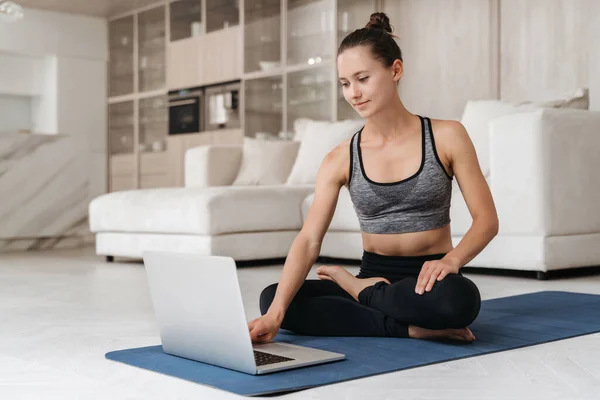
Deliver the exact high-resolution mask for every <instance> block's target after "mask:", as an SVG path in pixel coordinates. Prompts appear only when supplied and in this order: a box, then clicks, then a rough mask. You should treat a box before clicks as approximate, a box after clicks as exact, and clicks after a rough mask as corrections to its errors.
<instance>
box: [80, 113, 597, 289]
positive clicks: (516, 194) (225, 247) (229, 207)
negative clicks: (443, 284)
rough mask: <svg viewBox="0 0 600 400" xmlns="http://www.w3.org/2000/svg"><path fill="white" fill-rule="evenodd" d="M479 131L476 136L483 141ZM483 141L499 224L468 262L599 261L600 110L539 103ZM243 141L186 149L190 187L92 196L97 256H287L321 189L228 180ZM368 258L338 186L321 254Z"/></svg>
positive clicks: (539, 265) (494, 126)
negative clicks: (238, 183) (159, 253)
mask: <svg viewBox="0 0 600 400" xmlns="http://www.w3.org/2000/svg"><path fill="white" fill-rule="evenodd" d="M470 134H471V132H470ZM478 134H481V133H478ZM483 134H485V135H488V133H487V132H484V133H483ZM473 135H476V133H473ZM480 139H481V138H475V137H474V143H476V145H477V146H481V143H482V140H480ZM483 143H485V146H489V149H487V150H488V151H487V153H489V159H487V155H485V154H486V152H484V151H482V152H481V153H482V154H484V155H485V156H484V157H485V158H486V159H481V157H480V162H481V164H482V167H484V166H485V168H484V172H485V174H486V179H487V181H488V184H489V185H490V187H491V191H492V194H493V197H494V201H495V204H496V207H497V210H498V216H499V220H500V230H499V234H498V235H497V236H496V237H495V238H494V240H493V241H492V242H491V243H490V244H489V245H488V246H487V247H486V249H484V251H483V252H482V253H481V254H479V255H478V256H477V257H476V258H475V259H473V260H472V261H471V262H470V263H469V264H468V266H475V267H485V268H499V269H511V270H529V271H538V272H539V273H540V274H539V275H538V277H544V273H545V272H546V271H551V270H556V269H564V268H574V267H583V266H591V265H600V212H598V211H599V210H598V208H599V205H600V177H599V175H598V172H597V164H596V162H597V161H596V156H597V154H598V152H599V151H600V112H590V111H583V110H570V109H565V110H562V109H538V110H534V111H531V112H523V113H518V114H513V115H508V116H504V117H502V118H497V119H494V120H492V122H490V123H489V138H488V140H483ZM242 148H243V146H242V145H239V146H235V145H233V146H231V145H229V146H203V147H198V148H194V149H191V150H189V151H188V152H187V154H186V166H185V177H186V178H185V187H184V188H164V189H143V190H134V191H124V192H115V193H109V194H105V195H102V196H100V197H98V198H96V199H94V200H93V201H92V202H91V203H90V206H89V216H90V227H91V230H92V232H95V233H96V251H97V254H99V255H106V256H107V257H108V258H109V259H111V258H112V257H113V256H123V257H134V258H139V257H141V254H142V252H143V251H144V250H146V249H155V250H168V251H182V252H198V253H202V254H212V255H227V256H231V257H233V258H235V259H236V260H240V261H242V260H257V259H267V258H280V257H285V256H286V255H287V252H288V251H289V248H290V246H291V244H292V241H293V240H294V238H295V236H296V234H297V233H298V232H299V230H300V229H301V227H302V223H303V221H304V219H305V217H306V214H307V211H308V209H309V207H310V205H311V203H312V200H313V196H314V194H313V190H314V186H313V185H310V184H309V185H290V184H280V185H272V186H231V183H232V182H233V181H234V179H235V177H236V174H237V170H238V169H239V167H240V160H241V158H242ZM478 153H479V151H478ZM452 196H453V197H452V206H451V221H452V222H451V229H452V235H453V242H454V244H455V245H456V244H457V243H458V242H459V241H460V240H461V238H462V236H463V235H464V234H465V233H466V232H467V230H468V229H469V227H470V224H471V216H470V214H469V212H468V209H467V207H466V204H465V202H464V200H463V198H462V195H461V193H460V190H459V188H458V185H457V181H456V179H455V180H454V188H453V195H452ZM361 255H362V246H361V236H360V231H359V224H358V219H357V217H356V214H355V212H354V209H353V206H352V204H351V202H350V197H349V194H348V192H347V190H346V189H345V188H343V189H342V191H341V193H340V198H339V201H338V206H337V209H336V212H335V215H334V217H333V220H332V222H331V225H330V229H329V231H328V232H327V234H326V236H325V239H324V242H323V245H322V250H321V256H323V257H332V258H344V259H357V260H358V259H360V257H361Z"/></svg>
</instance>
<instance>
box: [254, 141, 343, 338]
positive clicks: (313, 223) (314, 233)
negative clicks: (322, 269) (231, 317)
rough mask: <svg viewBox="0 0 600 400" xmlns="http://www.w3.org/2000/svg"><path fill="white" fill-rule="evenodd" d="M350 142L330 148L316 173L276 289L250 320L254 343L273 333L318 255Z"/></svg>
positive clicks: (335, 198)
mask: <svg viewBox="0 0 600 400" xmlns="http://www.w3.org/2000/svg"><path fill="white" fill-rule="evenodd" d="M348 145H349V141H346V142H345V143H343V144H341V145H340V146H338V147H336V148H335V149H334V150H332V151H331V152H330V153H329V154H328V155H327V156H326V157H325V159H324V160H323V162H322V163H321V166H320V168H319V172H318V174H317V181H316V185H315V197H314V200H313V203H312V206H311V207H310V210H309V211H308V215H307V217H306V221H305V222H304V224H303V226H302V230H301V231H300V233H299V234H298V236H297V237H296V239H295V240H294V243H293V244H292V247H291V249H290V252H289V253H288V256H287V258H286V260H285V264H284V266H283V271H282V273H281V278H280V280H279V284H278V285H277V292H276V293H275V297H274V298H273V302H272V303H271V305H270V307H269V310H268V311H267V313H266V314H265V315H263V316H262V317H259V318H257V319H255V320H253V321H250V323H249V328H250V338H251V339H252V341H253V342H268V341H269V340H271V339H272V338H273V337H274V336H275V335H276V334H277V330H278V329H279V326H281V323H282V321H283V317H284V315H285V312H286V311H287V308H288V307H289V305H290V303H291V301H292V299H293V298H294V296H295V295H296V293H297V292H298V290H299V289H300V287H301V286H302V284H303V283H304V280H305V279H306V276H307V275H308V272H309V271H310V269H311V267H312V266H313V264H314V263H315V261H316V260H317V258H318V257H319V254H320V251H321V243H322V241H323V237H324V236H325V233H326V232H327V229H328V228H329V224H330V223H331V219H332V218H333V214H334V212H335V208H336V205H337V201H338V196H339V192H340V188H341V187H342V186H343V185H344V184H345V182H346V181H347V179H348V178H347V175H348V173H347V172H346V171H348V170H349V168H348V162H350V160H349V159H350V156H349V154H348V153H349V148H348Z"/></svg>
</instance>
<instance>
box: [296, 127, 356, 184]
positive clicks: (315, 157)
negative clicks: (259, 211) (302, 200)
mask: <svg viewBox="0 0 600 400" xmlns="http://www.w3.org/2000/svg"><path fill="white" fill-rule="evenodd" d="M363 125H364V121H363V120H345V121H338V122H327V121H312V120H311V121H308V122H306V123H305V129H304V133H303V134H302V136H301V137H302V141H301V142H300V149H299V150H298V156H297V157H296V161H295V162H294V166H293V167H292V171H291V172H290V176H289V177H288V179H287V184H288V185H302V184H314V183H315V182H316V180H317V172H318V171H319V167H320V166H321V163H322V162H323V159H324V158H325V156H326V155H327V153H329V152H330V151H331V150H333V149H334V148H335V147H336V146H337V145H339V144H340V143H342V142H343V141H344V140H346V139H349V138H350V137H352V135H353V134H354V133H356V132H357V131H358V130H359V129H360V128H361V127H362V126H363ZM348 151H350V150H348Z"/></svg>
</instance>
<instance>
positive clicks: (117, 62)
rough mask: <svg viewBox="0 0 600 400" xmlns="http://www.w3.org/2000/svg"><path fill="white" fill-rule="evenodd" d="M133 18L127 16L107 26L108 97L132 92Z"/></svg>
mask: <svg viewBox="0 0 600 400" xmlns="http://www.w3.org/2000/svg"><path fill="white" fill-rule="evenodd" d="M133 29H134V21H133V16H132V15H130V16H127V17H123V18H120V19H116V20H114V21H110V22H109V24H108V30H109V38H108V46H109V52H110V57H109V67H108V69H109V72H108V74H109V96H120V95H125V94H129V93H132V92H133V79H134V73H133V60H134V57H133V44H134V43H133Z"/></svg>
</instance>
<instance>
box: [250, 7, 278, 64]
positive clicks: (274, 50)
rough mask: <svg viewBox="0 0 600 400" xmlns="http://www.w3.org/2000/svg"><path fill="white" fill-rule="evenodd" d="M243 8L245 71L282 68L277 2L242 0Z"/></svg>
mask: <svg viewBox="0 0 600 400" xmlns="http://www.w3.org/2000/svg"><path fill="white" fill-rule="evenodd" d="M244 7H245V8H244V32H243V35H244V72H255V71H269V70H273V69H277V68H279V67H281V2H280V0H245V1H244Z"/></svg>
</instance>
